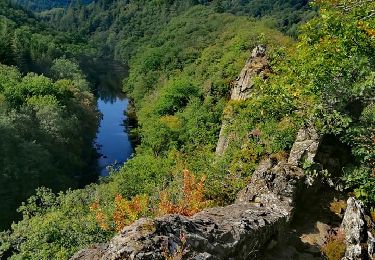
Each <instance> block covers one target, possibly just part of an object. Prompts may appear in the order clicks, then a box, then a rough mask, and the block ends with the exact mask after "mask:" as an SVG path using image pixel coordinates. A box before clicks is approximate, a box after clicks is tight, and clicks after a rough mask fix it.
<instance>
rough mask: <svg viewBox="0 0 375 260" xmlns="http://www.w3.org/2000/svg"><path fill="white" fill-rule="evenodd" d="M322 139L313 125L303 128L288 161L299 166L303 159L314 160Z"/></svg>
mask: <svg viewBox="0 0 375 260" xmlns="http://www.w3.org/2000/svg"><path fill="white" fill-rule="evenodd" d="M320 140H321V138H320V136H319V135H318V133H317V132H316V130H315V128H314V127H313V126H311V125H310V126H306V127H303V128H301V129H300V130H299V131H298V134H297V138H296V141H295V142H294V144H293V147H292V150H291V151H290V155H289V159H288V163H289V164H291V165H295V166H298V164H299V163H301V162H303V160H308V161H309V162H313V161H314V158H315V156H316V154H317V152H318V147H319V144H320Z"/></svg>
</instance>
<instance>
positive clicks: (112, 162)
mask: <svg viewBox="0 0 375 260" xmlns="http://www.w3.org/2000/svg"><path fill="white" fill-rule="evenodd" d="M128 105H129V100H128V99H127V98H125V97H122V96H121V95H120V96H117V97H116V98H114V99H112V100H109V101H108V100H105V99H99V100H98V109H99V110H100V112H101V113H102V116H103V117H102V120H101V122H100V127H99V131H98V135H97V139H96V145H97V148H98V152H99V153H100V158H99V161H98V164H99V169H100V175H101V176H107V175H108V173H109V171H108V167H109V166H113V167H114V168H118V167H119V166H121V165H122V164H123V163H124V162H125V161H126V160H127V159H128V158H129V157H130V156H131V155H132V154H133V147H132V144H131V142H130V139H129V136H128V133H127V132H126V127H125V121H126V116H125V113H124V112H125V111H126V110H127V108H128Z"/></svg>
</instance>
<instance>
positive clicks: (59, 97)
mask: <svg viewBox="0 0 375 260" xmlns="http://www.w3.org/2000/svg"><path fill="white" fill-rule="evenodd" d="M0 6H1V7H0V32H1V33H0V46H1V48H0V63H2V64H3V65H0V66H1V67H0V75H1V76H0V100H1V106H0V107H1V109H0V125H1V126H0V136H1V145H0V154H1V156H0V158H1V159H0V161H1V165H2V166H1V170H0V171H1V174H0V186H1V192H0V199H1V201H2V206H1V214H0V227H1V228H5V227H7V226H8V225H9V224H10V223H11V221H12V220H16V208H17V207H18V206H19V205H20V203H21V202H22V201H24V200H25V199H26V198H28V197H29V196H30V195H32V194H33V193H34V190H35V189H36V188H38V187H40V186H47V187H50V188H51V189H53V190H55V191H60V190H65V189H67V188H71V187H80V185H81V182H82V179H83V178H89V179H90V178H92V177H90V176H92V175H95V173H94V171H95V170H94V169H95V166H93V165H92V163H93V158H94V156H95V152H94V150H93V149H92V148H91V147H92V140H93V138H94V137H95V134H96V128H97V123H98V114H97V111H96V108H95V99H94V96H93V95H92V94H91V91H90V88H89V83H88V82H87V80H86V79H85V75H83V73H82V71H81V70H80V68H79V66H78V65H77V64H76V63H75V62H74V61H71V60H68V59H66V57H73V56H74V57H78V56H79V55H80V54H81V53H82V52H84V50H85V48H84V47H82V45H83V41H82V40H81V39H78V40H77V39H73V37H71V35H69V34H67V33H57V32H55V31H53V30H52V29H50V28H48V27H47V25H45V24H43V23H40V22H39V21H38V19H36V18H35V17H34V16H33V15H32V14H30V13H27V12H25V11H24V10H23V9H20V8H17V7H13V6H12V5H10V4H9V3H8V2H4V1H1V3H0ZM12 65H16V66H17V67H18V68H16V67H12ZM34 72H42V73H45V75H46V76H43V75H37V74H35V73H34ZM47 76H48V77H47Z"/></svg>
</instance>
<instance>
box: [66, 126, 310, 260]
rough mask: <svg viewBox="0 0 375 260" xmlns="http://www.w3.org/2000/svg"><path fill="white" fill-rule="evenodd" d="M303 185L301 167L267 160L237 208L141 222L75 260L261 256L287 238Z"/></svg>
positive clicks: (238, 200)
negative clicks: (277, 242) (289, 224)
mask: <svg viewBox="0 0 375 260" xmlns="http://www.w3.org/2000/svg"><path fill="white" fill-rule="evenodd" d="M309 131H312V130H311V129H310V130H309ZM305 141H307V139H305ZM297 147H299V148H297ZM295 149H301V151H295V152H296V153H295V154H299V155H300V156H297V157H295V158H294V159H297V160H298V159H301V158H302V155H303V154H305V152H307V151H306V149H308V147H306V146H296V147H295ZM302 150H303V151H302ZM310 152H311V151H310ZM311 156H312V158H313V157H314V156H313V154H312V155H311ZM302 185H304V173H303V170H302V169H301V168H300V167H298V166H297V165H293V164H290V163H288V162H274V161H272V160H270V159H268V160H264V161H263V162H262V163H260V165H259V167H258V168H257V170H256V171H255V172H254V174H253V176H252V179H251V182H250V184H249V185H248V186H247V188H246V189H244V190H243V191H241V192H240V193H239V194H238V199H237V200H236V202H235V203H234V204H233V205H229V206H226V207H215V208H211V209H207V210H204V211H202V212H200V213H198V214H196V215H194V216H193V217H184V216H180V215H167V216H164V217H161V218H156V219H140V220H138V221H137V222H135V223H134V224H132V225H130V226H128V227H126V228H124V229H123V230H122V231H121V233H120V234H118V235H117V236H116V237H114V238H113V239H112V240H111V241H110V242H109V243H108V244H104V245H96V246H93V247H91V248H88V249H85V250H82V251H80V252H78V253H77V254H76V255H75V256H74V257H73V258H72V259H76V260H78V259H81V260H83V259H90V260H91V259H165V258H166V257H167V256H170V257H172V256H176V257H177V256H180V257H181V256H183V258H184V259H250V258H257V257H259V255H260V253H261V251H262V249H264V247H265V246H267V245H268V246H272V244H274V243H276V242H275V241H277V240H283V239H285V238H284V237H283V235H284V234H285V230H286V229H287V227H288V223H289V221H290V220H291V217H292V214H293V210H294V201H295V197H296V195H297V194H298V191H299V187H301V186H302ZM271 241H273V242H271ZM270 242H271V243H270Z"/></svg>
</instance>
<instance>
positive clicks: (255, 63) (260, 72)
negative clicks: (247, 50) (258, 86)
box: [231, 45, 270, 100]
mask: <svg viewBox="0 0 375 260" xmlns="http://www.w3.org/2000/svg"><path fill="white" fill-rule="evenodd" d="M269 72H270V67H269V63H268V59H267V57H266V47H265V46H264V45H258V46H256V47H255V48H254V49H253V51H252V54H251V58H250V59H249V60H248V61H247V62H246V65H245V67H244V68H243V69H242V71H241V73H240V75H239V77H238V78H237V80H236V82H235V84H234V87H233V88H232V93H231V100H246V99H248V98H249V97H250V94H251V90H252V88H253V87H254V83H255V78H256V77H260V78H262V79H266V78H267V74H268V73H269Z"/></svg>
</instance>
